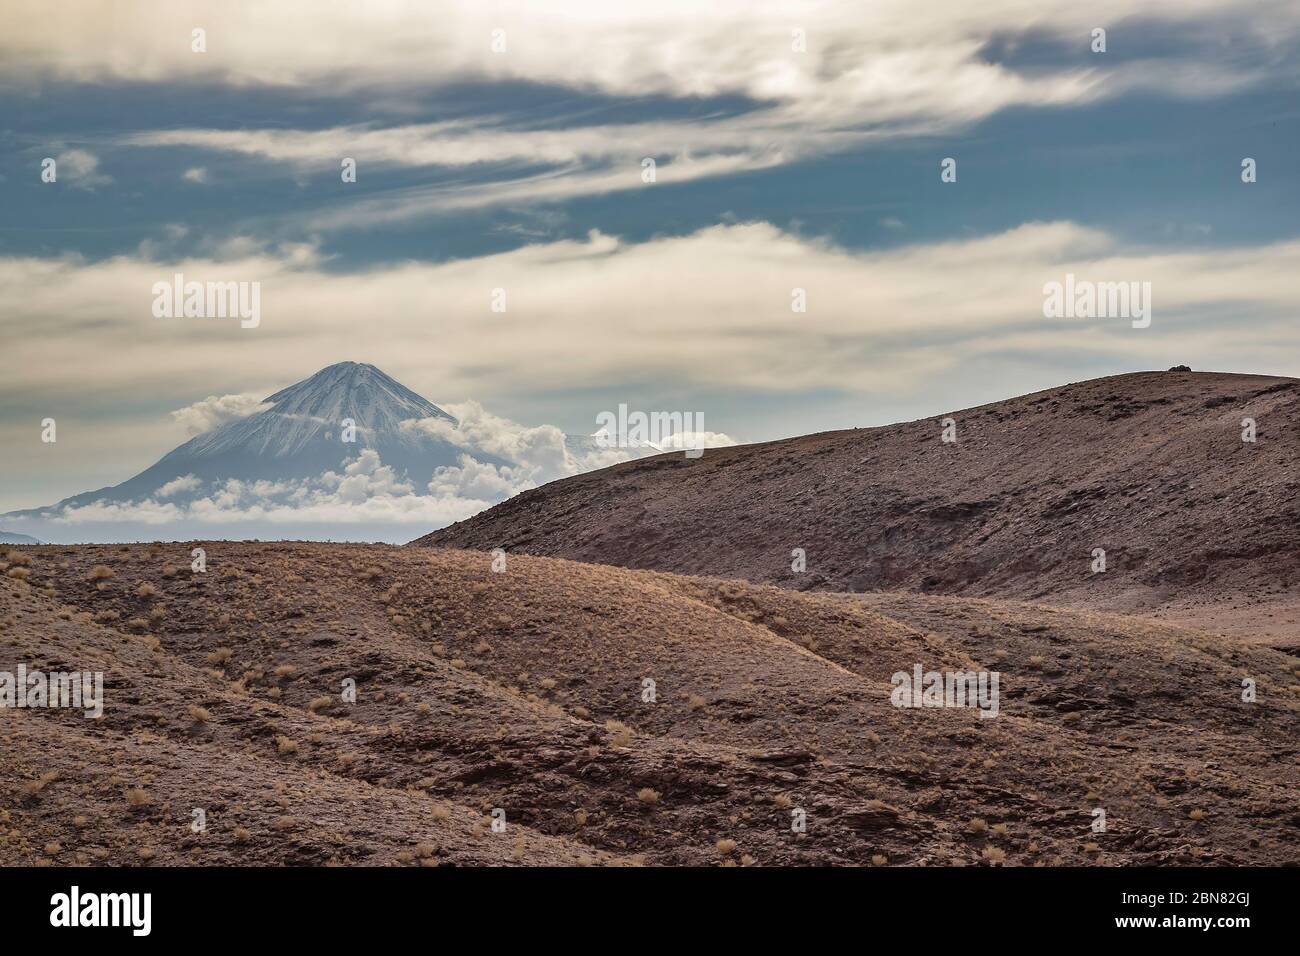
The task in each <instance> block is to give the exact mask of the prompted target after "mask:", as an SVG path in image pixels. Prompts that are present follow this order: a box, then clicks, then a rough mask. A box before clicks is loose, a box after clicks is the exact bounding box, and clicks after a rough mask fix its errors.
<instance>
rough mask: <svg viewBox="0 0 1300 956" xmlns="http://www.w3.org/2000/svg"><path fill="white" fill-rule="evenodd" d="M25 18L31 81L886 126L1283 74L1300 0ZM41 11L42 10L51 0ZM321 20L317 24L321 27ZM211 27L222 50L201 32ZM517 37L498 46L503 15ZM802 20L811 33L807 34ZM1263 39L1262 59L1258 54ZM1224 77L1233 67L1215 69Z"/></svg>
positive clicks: (6, 49)
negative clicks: (523, 95) (557, 98)
mask: <svg viewBox="0 0 1300 956" xmlns="http://www.w3.org/2000/svg"><path fill="white" fill-rule="evenodd" d="M28 4H29V5H31V6H32V7H33V8H34V9H33V10H32V11H30V12H29V14H28V15H25V16H24V15H16V16H15V17H13V18H12V20H11V22H10V24H9V28H8V29H7V30H6V31H5V32H4V34H3V35H0V64H3V65H4V66H3V70H4V71H5V72H6V73H8V74H9V75H10V76H11V77H12V78H14V79H15V80H21V79H25V78H28V77H35V78H37V79H38V80H39V79H43V78H49V77H56V78H62V79H71V80H77V81H82V82H93V81H99V82H104V81H110V82H111V81H117V82H128V81H129V82H155V83H162V82H218V83H224V84H229V85H231V86H235V87H248V86H258V85H260V86H284V87H308V86H311V87H315V88H317V89H319V88H321V87H325V86H330V87H332V88H334V89H337V90H339V91H340V92H341V93H348V92H350V91H353V90H356V89H358V88H374V87H390V88H391V87H403V86H409V87H414V88H417V89H422V90H427V89H429V88H432V87H438V86H450V85H453V84H455V85H459V84H464V83H466V82H474V81H502V82H513V81H523V82H528V83H537V84H545V85H548V86H560V87H568V88H573V89H582V90H592V91H597V92H600V93H603V94H606V95H611V96H619V97H635V98H641V97H646V96H654V95H661V96H672V97H679V98H681V97H715V96H734V95H738V96H744V97H748V98H751V99H753V100H755V101H760V102H770V103H778V104H791V105H798V106H799V107H800V108H801V109H804V110H807V111H810V112H812V113H815V114H821V115H831V114H834V115H837V116H839V117H841V118H850V117H852V118H856V119H860V120H866V121H870V122H878V121H881V120H888V119H895V118H898V117H900V116H931V117H953V116H961V117H965V118H970V117H972V116H978V115H987V114H988V112H990V111H992V110H995V109H1001V108H1005V107H1006V106H1009V105H1025V104H1033V103H1038V102H1045V101H1046V102H1063V101H1068V100H1075V99H1078V98H1080V97H1085V96H1087V95H1089V94H1090V93H1091V92H1092V91H1093V90H1094V89H1095V88H1096V87H1098V86H1100V85H1104V84H1106V83H1108V82H1110V81H1112V80H1113V79H1118V80H1119V81H1120V83H1121V84H1125V85H1129V86H1132V85H1134V84H1147V85H1164V86H1165V87H1167V88H1169V89H1170V91H1172V92H1176V91H1177V87H1178V86H1179V85H1182V84H1185V83H1186V82H1187V81H1188V80H1197V81H1199V82H1205V80H1204V78H1205V77H1206V76H1207V70H1206V66H1207V65H1206V64H1205V63H1204V62H1203V60H1201V61H1199V62H1198V58H1197V55H1196V54H1197V52H1198V43H1203V44H1213V43H1225V42H1229V36H1230V37H1231V38H1234V39H1236V40H1238V41H1252V42H1251V48H1249V49H1243V50H1242V53H1241V55H1240V56H1239V57H1238V63H1237V65H1236V67H1235V69H1234V70H1232V71H1230V75H1233V74H1237V75H1239V76H1240V77H1241V78H1242V79H1243V80H1244V81H1248V80H1249V79H1251V78H1253V77H1256V76H1259V75H1261V74H1264V73H1266V72H1267V70H1268V68H1269V64H1268V62H1267V54H1270V53H1272V55H1273V56H1276V55H1277V54H1276V52H1275V51H1276V50H1277V49H1279V48H1280V47H1283V46H1285V41H1286V40H1287V39H1288V38H1290V37H1294V36H1295V34H1296V32H1297V24H1298V23H1300V12H1298V11H1297V10H1296V8H1295V6H1294V4H1285V3H1265V4H1260V3H1251V2H1245V0H1144V2H1142V3H1138V2H1137V0H1094V2H1093V3H1091V4H1089V5H1087V7H1080V5H1078V4H1077V3H1074V2H1072V0H1039V2H1035V3H1032V4H1030V3H1025V2H1023V0H988V2H986V3H981V4H977V5H972V4H970V3H967V2H965V0H940V2H937V3H934V4H931V5H929V6H928V7H927V8H926V13H925V16H918V15H916V7H915V4H914V3H911V2H909V0H879V2H875V3H871V4H868V5H861V4H858V5H855V4H845V3H843V2H841V0H813V2H808V3H803V4H800V5H798V7H796V8H792V7H791V6H790V4H789V3H787V2H784V0H716V2H714V3H710V4H709V5H708V7H707V9H701V6H700V4H698V3H697V2H695V0H659V2H657V3H656V4H655V5H654V8H653V10H650V11H647V10H646V9H643V8H642V7H640V6H638V5H635V4H630V5H629V4H608V3H604V2H601V0H553V2H551V3H547V4H536V3H532V2H529V0H500V2H497V3H492V4H470V3H462V2H456V0H441V2H413V0H412V2H394V3H387V4H377V5H375V4H372V5H370V6H368V7H366V8H365V9H364V11H362V10H359V9H358V8H356V7H355V6H352V5H349V4H321V3H317V2H312V0H274V2H272V0H232V2H228V3H223V4H220V5H213V4H210V3H205V2H202V0H173V2H170V3H167V4H163V5H148V6H135V5H130V4H128V5H125V6H124V7H121V8H120V9H119V8H118V7H116V6H114V7H108V6H105V5H103V4H99V3H94V2H92V0H81V2H75V0H69V2H65V3H60V4H57V5H54V6H53V7H49V8H47V7H46V6H45V5H37V4H36V2H35V0H28ZM37 14H40V15H37ZM1134 21H1138V22H1141V23H1144V24H1146V25H1147V26H1145V28H1144V34H1145V33H1150V32H1152V31H1160V30H1161V27H1162V26H1164V27H1165V28H1166V30H1165V31H1164V33H1159V32H1158V33H1157V35H1161V36H1163V35H1165V34H1167V32H1168V30H1167V28H1168V27H1169V26H1170V25H1176V26H1178V27H1179V28H1180V31H1181V33H1180V37H1182V38H1183V44H1182V47H1183V49H1181V50H1180V51H1179V52H1180V53H1181V58H1180V57H1179V56H1178V55H1170V56H1166V57H1164V58H1163V59H1160V60H1152V61H1149V62H1144V63H1141V64H1139V65H1138V68H1136V69H1129V68H1128V67H1129V66H1130V64H1128V63H1125V64H1110V63H1100V64H1098V65H1097V66H1095V67H1091V68H1088V69H1080V68H1078V67H1076V66H1069V65H1060V66H1056V67H1055V68H1053V67H1052V66H1051V65H1050V64H1049V65H1047V66H1040V67H1038V68H1037V69H1033V70H1030V69H1028V68H1026V69H1024V70H1021V71H1017V70H1015V69H1013V68H1011V67H1009V66H1007V65H1005V64H1002V63H998V62H994V61H993V60H992V59H991V58H990V57H989V55H988V50H987V48H988V46H989V44H990V42H991V41H992V40H994V39H1002V40H1004V41H1005V40H1015V41H1022V42H1023V41H1024V40H1025V39H1026V38H1040V42H1041V39H1042V38H1050V39H1051V40H1052V41H1054V42H1058V43H1060V44H1062V45H1064V46H1066V47H1070V46H1073V47H1076V48H1079V49H1086V44H1087V41H1088V38H1089V32H1090V30H1091V29H1092V28H1093V27H1094V26H1096V25H1098V24H1105V25H1107V26H1108V27H1109V28H1110V30H1111V44H1112V46H1113V47H1114V46H1120V45H1121V43H1120V41H1121V40H1122V39H1123V38H1124V37H1125V36H1126V35H1131V33H1132V32H1135V31H1136V28H1130V27H1129V24H1130V23H1132V22H1134ZM304 24H308V25H309V26H308V28H307V29H304V26H303V25H304ZM197 25H201V26H202V27H203V29H205V30H206V31H207V37H208V52H206V53H202V54H196V53H193V52H192V51H191V48H190V34H191V31H192V30H193V29H194V28H195V27H196V26H197ZM495 30H500V31H503V38H504V40H505V48H504V49H500V48H499V47H498V49H495V50H494V48H493V45H492V40H493V31H495ZM796 31H799V32H798V33H796ZM1259 54H1263V55H1259ZM1222 79H1226V77H1217V78H1216V81H1218V80H1222Z"/></svg>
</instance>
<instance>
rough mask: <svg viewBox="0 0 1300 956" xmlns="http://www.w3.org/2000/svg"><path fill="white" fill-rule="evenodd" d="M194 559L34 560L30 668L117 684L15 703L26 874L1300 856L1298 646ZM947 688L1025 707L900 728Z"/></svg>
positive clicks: (159, 553) (877, 609) (566, 577)
mask: <svg viewBox="0 0 1300 956" xmlns="http://www.w3.org/2000/svg"><path fill="white" fill-rule="evenodd" d="M191 547H192V545H189V544H170V545H164V544H158V545H138V546H130V547H122V546H78V547H37V548H23V549H21V551H15V552H14V556H13V557H10V558H9V559H7V560H5V561H2V562H0V670H7V671H13V670H14V668H15V666H16V664H18V663H20V662H21V663H25V664H26V666H27V667H29V668H43V669H46V670H55V669H65V670H68V669H78V670H92V669H93V670H102V671H104V672H105V681H106V700H105V707H104V715H103V717H102V718H101V719H99V720H88V719H86V718H84V717H83V716H82V715H81V714H80V713H78V712H71V711H68V710H27V709H24V710H15V709H0V770H2V771H3V772H2V773H0V846H2V847H3V856H4V858H5V859H6V860H7V861H9V862H13V863H36V862H42V861H45V862H55V863H83V862H84V863H100V862H102V863H112V864H129V863H135V862H148V863H152V864H166V865H180V864H215V863H242V864H284V863H292V864H321V863H329V862H336V863H408V864H412V865H416V864H420V863H424V864H482V863H506V864H510V863H519V864H548V863H577V862H586V863H596V864H604V863H610V864H621V863H637V862H646V863H650V864H695V865H705V864H727V863H742V864H759V865H762V864H827V863H863V864H865V863H871V862H876V863H889V864H964V863H969V864H981V865H982V864H989V863H1006V864H1014V865H1028V864H1033V863H1039V862H1042V863H1054V862H1062V863H1072V864H1092V863H1096V864H1119V863H1144V864H1165V863H1193V864H1194V863H1219V864H1242V863H1296V862H1300V857H1297V850H1296V847H1297V845H1300V844H1298V843H1297V839H1296V837H1297V834H1298V833H1300V814H1297V810H1296V807H1297V804H1298V803H1300V772H1298V771H1297V769H1296V768H1297V767H1298V766H1300V762H1298V761H1297V760H1296V756H1297V751H1296V745H1295V741H1296V740H1297V737H1298V736H1300V677H1298V676H1297V671H1300V665H1298V664H1297V661H1296V659H1295V658H1294V657H1291V656H1288V655H1286V654H1283V653H1281V652H1278V651H1275V650H1272V649H1268V648H1261V647H1250V646H1245V645H1241V644H1236V643H1234V642H1227V641H1223V640H1221V639H1216V638H1211V637H1208V636H1206V635H1204V634H1201V633H1198V632H1195V631H1188V630H1181V629H1177V628H1173V627H1169V626H1167V625H1163V624H1159V623H1155V622H1150V621H1148V622H1136V623H1135V622H1133V621H1131V620H1126V619H1124V618H1120V617H1111V616H1107V615H1099V614H1091V613H1080V612H1068V611H1057V610H1052V609H1047V608H1041V607H1035V606H1032V605H1012V604H1003V603H996V602H990V601H979V600H966V599H956V598H941V597H929V596H918V595H902V594H896V595H868V596H865V597H862V596H853V595H841V594H814V593H800V592H796V591H792V590H788V589H781V588H776V587H772V586H763V585H753V584H748V583H745V582H741V581H727V580H719V579H701V578H684V577H680V576H677V575H671V574H662V573H653V572H634V571H627V570H623V569H618V568H611V567H602V566H595V565H582V564H575V563H572V562H568V561H557V560H551V559H544V558H528V557H511V558H509V559H508V562H507V568H506V570H505V571H504V572H502V573H494V572H493V571H492V570H490V559H489V558H488V556H486V555H483V554H480V553H474V552H463V551H445V550H440V549H432V550H430V549H419V548H390V547H363V546H346V545H325V544H218V543H213V544H208V545H207V549H208V555H207V557H208V570H207V572H206V573H201V574H200V573H193V572H191V570H190V568H189V554H190V548H191ZM101 566H102V570H96V569H97V568H100V567H101ZM10 572H13V573H12V574H10ZM914 664H920V665H922V666H923V667H924V668H926V669H937V670H942V669H966V670H973V669H986V670H997V671H998V672H999V673H1000V674H1001V681H1002V682H1001V709H1000V714H999V716H998V717H997V718H995V719H981V718H980V717H978V716H977V713H976V711H974V710H972V709H964V708H949V709H925V710H905V709H899V708H896V707H894V706H892V704H891V702H890V692H891V690H892V685H891V683H890V677H891V676H892V674H893V673H894V672H895V671H897V670H910V668H911V667H912V666H913V665H914ZM1246 677H1249V678H1251V679H1253V680H1255V681H1256V683H1257V685H1258V689H1259V698H1258V700H1257V701H1255V702H1253V703H1244V702H1243V701H1242V700H1241V683H1242V680H1243V678H1246ZM346 678H352V679H353V680H355V681H356V683H357V692H358V693H357V700H356V702H355V703H347V702H344V701H343V700H341V698H340V688H341V686H342V682H343V681H344V680H345V679H346ZM646 679H652V680H653V681H654V682H655V685H656V699H655V700H654V701H653V702H649V701H646V700H645V699H643V689H644V686H645V685H644V681H645V680H646ZM1099 807H1100V808H1102V809H1104V810H1105V811H1106V814H1107V821H1108V828H1107V831H1106V832H1105V833H1094V832H1093V831H1092V829H1091V824H1092V822H1093V819H1094V816H1093V811H1094V810H1095V809H1097V808H1099ZM194 808H202V809H204V810H205V811H206V813H207V819H208V830H207V832H205V833H202V834H195V833H192V832H191V830H190V828H189V825H190V822H191V814H192V811H193V809H194ZM494 808H500V809H502V810H504V811H505V814H506V820H507V829H506V832H505V833H503V834H498V833H494V832H492V829H491V827H490V822H489V821H490V814H491V812H492V810H493V809H494ZM795 810H802V811H804V813H805V814H806V821H807V826H806V832H803V833H796V832H794V831H792V829H791V823H792V814H793V813H794V811H795ZM730 841H734V844H733V843H732V842H730ZM142 851H143V852H142Z"/></svg>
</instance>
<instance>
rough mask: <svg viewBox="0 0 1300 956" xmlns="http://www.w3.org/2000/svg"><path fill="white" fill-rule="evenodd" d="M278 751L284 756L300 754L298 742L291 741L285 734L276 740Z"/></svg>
mask: <svg viewBox="0 0 1300 956" xmlns="http://www.w3.org/2000/svg"><path fill="white" fill-rule="evenodd" d="M275 746H276V749H277V750H279V751H280V753H281V754H282V755H284V756H288V755H289V754H296V753H297V752H298V741H296V740H291V739H290V738H288V737H286V736H284V735H283V734H281V735H279V736H278V737H276V738H275Z"/></svg>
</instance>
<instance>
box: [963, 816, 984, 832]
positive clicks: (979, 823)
mask: <svg viewBox="0 0 1300 956" xmlns="http://www.w3.org/2000/svg"><path fill="white" fill-rule="evenodd" d="M967 826H968V827H969V828H970V832H971V833H983V832H984V831H985V830H987V829H988V828H989V825H988V823H987V822H985V821H984V820H983V819H982V818H980V817H975V818H974V819H973V820H971V822H970V823H968V824H967Z"/></svg>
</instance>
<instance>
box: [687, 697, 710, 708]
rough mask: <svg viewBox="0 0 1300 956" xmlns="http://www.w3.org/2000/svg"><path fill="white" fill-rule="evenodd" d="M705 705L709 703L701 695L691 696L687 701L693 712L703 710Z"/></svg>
mask: <svg viewBox="0 0 1300 956" xmlns="http://www.w3.org/2000/svg"><path fill="white" fill-rule="evenodd" d="M705 703H707V702H706V701H705V699H704V698H703V697H701V696H700V695H699V694H691V696H690V699H689V700H688V701H687V704H688V706H689V707H690V708H691V710H703V709H704V705H705Z"/></svg>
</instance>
